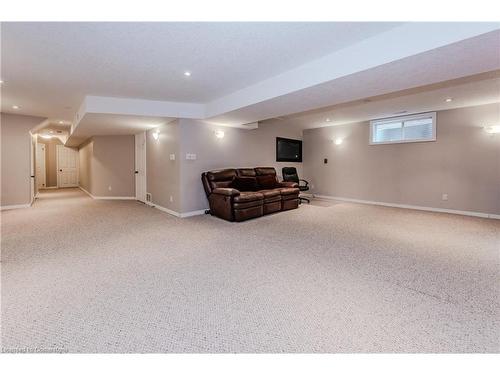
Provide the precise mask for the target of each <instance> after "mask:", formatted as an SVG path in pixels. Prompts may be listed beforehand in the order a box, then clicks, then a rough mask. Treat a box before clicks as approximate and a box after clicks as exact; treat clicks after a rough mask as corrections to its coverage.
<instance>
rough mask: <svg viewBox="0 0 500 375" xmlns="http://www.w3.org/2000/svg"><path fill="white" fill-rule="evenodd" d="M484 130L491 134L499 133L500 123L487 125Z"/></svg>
mask: <svg viewBox="0 0 500 375" xmlns="http://www.w3.org/2000/svg"><path fill="white" fill-rule="evenodd" d="M484 131H485V132H486V133H489V134H499V133H500V125H492V126H485V127H484Z"/></svg>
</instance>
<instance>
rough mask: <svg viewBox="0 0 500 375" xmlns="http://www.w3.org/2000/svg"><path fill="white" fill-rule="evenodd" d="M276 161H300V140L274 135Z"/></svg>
mask: <svg viewBox="0 0 500 375" xmlns="http://www.w3.org/2000/svg"><path fill="white" fill-rule="evenodd" d="M276 161H290V162H295V163H302V141H301V140H299V139H288V138H280V137H276Z"/></svg>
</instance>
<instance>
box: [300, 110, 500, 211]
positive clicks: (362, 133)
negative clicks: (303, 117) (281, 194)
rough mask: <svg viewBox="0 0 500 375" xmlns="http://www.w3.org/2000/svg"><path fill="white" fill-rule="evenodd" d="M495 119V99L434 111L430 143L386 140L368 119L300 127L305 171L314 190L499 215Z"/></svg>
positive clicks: (499, 117)
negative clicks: (378, 140)
mask: <svg viewBox="0 0 500 375" xmlns="http://www.w3.org/2000/svg"><path fill="white" fill-rule="evenodd" d="M499 121H500V104H498V103H496V104H488V105H482V106H476V107H468V108H460V109H452V110H446V111H439V112H438V113H437V140H436V141H435V142H418V143H405V144H386V145H369V143H368V142H369V132H370V130H369V123H368V122H360V123H355V124H349V125H342V126H330V127H325V128H319V129H311V130H306V131H304V161H305V162H304V171H305V175H306V178H307V179H308V180H309V181H310V183H311V184H312V185H314V189H312V191H313V192H314V193H316V194H320V195H329V196H336V197H343V198H353V199H361V200H368V201H377V202H385V203H395V204H404V205H415V206H424V207H434V208H443V209H452V210H462V211H476V212H483V213H490V214H500V134H497V135H490V134H487V133H486V132H485V131H484V130H483V127H484V126H485V125H492V124H498V123H499ZM337 137H340V138H343V139H344V141H343V143H342V144H341V145H338V146H337V145H335V144H334V143H333V142H332V140H333V139H335V138H337ZM324 158H328V160H329V161H328V164H324V163H323V159H324ZM443 193H445V194H448V200H446V201H445V200H442V194H443Z"/></svg>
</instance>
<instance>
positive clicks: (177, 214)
mask: <svg viewBox="0 0 500 375" xmlns="http://www.w3.org/2000/svg"><path fill="white" fill-rule="evenodd" d="M146 204H147V205H148V206H151V207H153V208H156V209H158V210H160V211H163V212H166V213H167V214H169V215H172V216H175V217H178V218H181V219H184V218H186V217H191V216H198V215H204V214H205V210H197V211H189V212H177V211H174V210H171V209H169V208H166V207H162V206H160V205H157V204H156V203H153V202H146Z"/></svg>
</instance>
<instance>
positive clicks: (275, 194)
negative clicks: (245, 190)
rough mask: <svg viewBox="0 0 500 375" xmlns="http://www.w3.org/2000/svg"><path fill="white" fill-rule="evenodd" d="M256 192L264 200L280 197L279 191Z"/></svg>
mask: <svg viewBox="0 0 500 375" xmlns="http://www.w3.org/2000/svg"><path fill="white" fill-rule="evenodd" d="M258 192H259V193H261V194H262V195H263V196H264V199H268V198H274V197H279V196H280V191H279V189H270V190H259V191H258Z"/></svg>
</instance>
